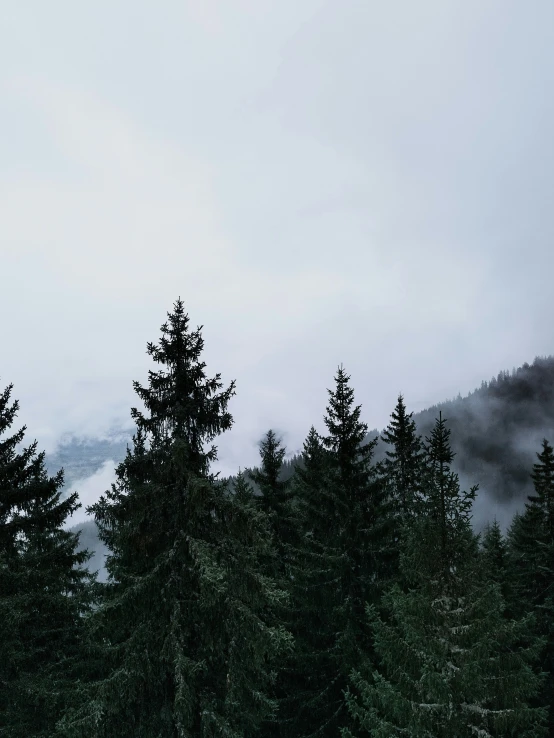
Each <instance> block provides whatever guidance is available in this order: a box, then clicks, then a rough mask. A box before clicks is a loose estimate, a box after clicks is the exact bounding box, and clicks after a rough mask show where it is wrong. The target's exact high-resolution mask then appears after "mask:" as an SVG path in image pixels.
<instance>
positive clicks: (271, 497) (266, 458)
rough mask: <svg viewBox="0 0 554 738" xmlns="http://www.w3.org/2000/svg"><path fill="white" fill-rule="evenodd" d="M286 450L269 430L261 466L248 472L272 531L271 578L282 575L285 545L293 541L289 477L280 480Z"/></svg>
mask: <svg viewBox="0 0 554 738" xmlns="http://www.w3.org/2000/svg"><path fill="white" fill-rule="evenodd" d="M285 453H286V449H285V448H284V447H281V443H280V441H278V440H277V438H276V436H275V433H274V432H273V431H272V430H269V431H268V432H267V434H266V437H265V439H264V440H263V441H262V443H261V446H260V456H261V458H262V466H261V469H259V470H258V469H256V470H254V471H251V472H250V477H251V479H252V480H253V481H254V482H255V483H256V484H257V485H258V486H259V488H260V491H261V496H260V497H259V498H258V503H259V505H260V506H261V508H262V510H263V511H264V512H265V513H266V515H268V516H269V519H270V521H271V530H272V534H273V538H274V543H275V546H276V556H275V557H274V559H273V560H274V568H273V571H272V572H271V576H274V577H282V576H284V575H285V557H286V550H285V546H286V543H287V542H289V543H290V542H292V536H293V530H294V525H293V522H292V520H291V501H292V494H291V492H290V487H291V484H292V480H291V479H289V480H287V481H286V482H285V481H281V480H280V479H279V476H280V471H281V466H282V463H283V457H284V455H285ZM268 573H269V572H268Z"/></svg>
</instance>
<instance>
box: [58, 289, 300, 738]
mask: <svg viewBox="0 0 554 738" xmlns="http://www.w3.org/2000/svg"><path fill="white" fill-rule="evenodd" d="M169 322H170V326H169V327H168V324H167V323H164V325H162V328H161V330H162V337H161V339H160V346H159V347H155V346H154V345H153V344H151V343H149V344H147V349H148V353H149V354H150V355H151V356H153V358H154V360H155V361H156V362H158V363H160V364H162V365H164V366H165V367H166V370H165V371H160V372H152V371H151V372H150V373H149V380H150V386H149V388H143V387H141V386H140V385H139V384H138V382H134V383H133V384H134V387H135V391H136V392H137V394H138V395H139V396H140V397H141V399H142V400H143V402H144V404H145V406H146V408H147V410H148V411H149V416H146V415H145V414H143V413H141V412H139V411H138V410H137V409H136V408H132V410H131V414H132V416H133V418H134V419H135V421H136V424H137V432H136V434H135V435H134V436H133V450H132V451H131V450H129V449H127V456H126V459H125V460H124V461H123V462H122V463H121V464H120V465H119V466H118V468H117V470H116V474H117V484H113V485H112V489H111V491H110V490H107V491H106V493H105V496H104V495H103V496H102V497H101V498H100V500H99V502H98V503H96V504H95V505H93V506H91V508H90V510H91V511H92V512H93V513H94V515H95V518H96V522H97V525H98V528H99V536H100V539H101V540H102V541H103V542H104V543H105V544H106V546H107V547H108V548H109V549H110V550H111V551H112V554H111V555H110V556H108V557H107V561H106V568H107V571H108V574H109V582H108V586H107V588H106V595H105V598H104V602H103V603H102V606H101V607H100V608H98V610H96V611H95V612H94V614H93V617H92V620H91V625H90V629H91V633H92V634H93V636H94V638H95V641H96V642H97V643H99V644H103V647H104V656H105V661H106V665H107V675H106V677H105V678H102V679H99V680H98V681H97V682H95V683H94V684H93V685H91V686H90V687H88V691H87V694H88V704H87V705H86V706H85V707H83V708H82V709H78V710H75V711H73V712H70V713H68V714H67V715H66V716H65V719H64V721H63V723H62V724H60V729H61V730H63V732H64V734H65V735H67V736H70V737H73V736H75V737H77V736H88V738H119V737H123V736H129V735H133V736H135V737H136V738H151V736H157V738H165V737H166V736H167V737H168V738H169V736H171V738H174V737H175V736H182V737H183V738H184V736H198V737H199V738H208V736H210V737H211V736H215V735H218V736H225V738H239V736H240V737H241V738H242V737H243V736H244V738H247V737H250V736H254V735H255V734H256V730H257V726H259V725H260V724H261V722H262V721H263V719H264V718H266V717H268V716H270V715H271V714H272V712H273V710H274V705H273V703H272V702H271V699H269V698H268V696H267V695H266V694H265V691H264V690H265V689H266V687H267V686H268V684H269V683H270V681H271V669H272V661H273V660H274V659H275V657H276V656H275V655H276V652H278V651H279V650H280V649H281V648H286V647H287V646H288V645H290V637H289V636H288V634H286V633H285V632H284V631H282V629H279V628H275V627H274V626H273V624H272V623H268V622H265V620H264V618H263V612H264V611H265V610H266V609H267V605H268V603H271V602H272V601H275V602H278V601H280V600H281V599H282V598H283V596H285V595H284V593H283V592H282V591H281V590H279V589H278V588H277V587H276V586H275V585H274V583H273V582H272V581H271V580H270V579H268V578H267V577H264V576H263V575H261V574H260V573H259V572H257V571H256V568H255V566H254V563H253V557H254V558H255V557H256V556H257V555H258V554H260V555H265V550H264V546H265V543H264V541H263V539H264V538H265V537H266V530H265V529H264V528H263V526H262V518H261V517H260V513H259V511H258V510H257V509H256V507H255V506H254V505H252V504H251V503H250V502H248V501H247V500H245V499H244V495H243V494H242V493H241V494H239V495H238V497H236V498H235V497H234V496H232V495H230V494H228V491H227V490H226V485H225V484H222V483H221V482H218V481H217V476H218V475H215V476H214V475H212V474H210V473H209V463H210V462H211V461H214V460H215V459H216V458H217V452H216V447H215V446H212V447H211V449H210V451H208V452H204V450H203V443H204V442H206V441H207V442H209V441H211V440H212V439H213V438H215V437H216V435H218V434H219V433H221V432H223V431H225V430H228V429H229V428H230V427H231V425H232V422H233V420H232V416H231V415H230V413H229V412H227V410H226V407H227V403H228V402H229V399H230V397H231V396H232V395H233V394H234V384H235V383H234V381H233V382H232V383H231V385H230V387H229V388H228V389H227V390H225V391H224V392H221V393H220V394H214V393H215V392H216V391H217V389H218V388H220V387H221V382H220V381H219V377H220V375H219V374H218V375H216V377H215V378H214V379H210V380H208V379H206V377H205V374H204V367H205V363H203V362H202V363H200V361H199V357H200V354H201V352H202V349H203V339H202V337H201V333H200V331H201V327H199V328H198V329H197V330H196V331H195V332H191V333H189V331H188V316H187V315H185V313H184V308H183V303H182V301H181V300H180V299H179V300H178V301H177V303H176V304H175V306H174V312H173V313H172V314H169ZM147 442H148V443H147ZM260 526H262V527H260ZM262 544H263V545H262ZM249 547H251V548H249ZM260 547H261V548H260Z"/></svg>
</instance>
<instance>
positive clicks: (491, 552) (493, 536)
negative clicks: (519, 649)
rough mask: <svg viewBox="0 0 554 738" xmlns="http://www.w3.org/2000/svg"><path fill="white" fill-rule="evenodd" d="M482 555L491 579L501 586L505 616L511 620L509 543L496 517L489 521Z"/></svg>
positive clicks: (483, 540) (484, 532) (482, 543)
mask: <svg viewBox="0 0 554 738" xmlns="http://www.w3.org/2000/svg"><path fill="white" fill-rule="evenodd" d="M481 556H482V559H483V565H484V569H485V572H486V573H487V575H488V577H489V580H490V581H492V582H496V583H497V584H498V585H499V586H500V591H501V593H502V598H503V600H504V602H505V604H506V610H505V612H504V614H505V617H507V618H508V619H509V620H511V619H512V618H513V617H514V613H513V612H512V611H511V610H510V609H509V603H510V602H511V601H512V599H513V596H512V592H511V589H510V583H509V581H508V545H507V543H506V541H505V540H504V537H503V536H502V531H501V530H500V526H499V525H498V521H497V520H496V518H495V519H494V522H493V523H492V524H491V523H487V525H486V526H485V528H484V531H483V538H482V541H481Z"/></svg>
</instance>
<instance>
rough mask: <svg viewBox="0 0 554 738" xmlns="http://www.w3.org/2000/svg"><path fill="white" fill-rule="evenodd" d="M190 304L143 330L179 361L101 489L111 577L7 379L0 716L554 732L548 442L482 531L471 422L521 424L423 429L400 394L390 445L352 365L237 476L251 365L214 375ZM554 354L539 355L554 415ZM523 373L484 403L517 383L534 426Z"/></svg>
mask: <svg viewBox="0 0 554 738" xmlns="http://www.w3.org/2000/svg"><path fill="white" fill-rule="evenodd" d="M188 322H189V321H188V316H187V315H186V314H185V310H184V305H183V302H182V301H181V299H180V298H179V299H178V300H177V301H176V303H175V304H174V307H173V312H171V313H168V322H165V323H164V324H163V325H162V327H161V333H162V337H161V339H160V342H159V345H154V344H153V343H148V344H147V352H148V354H149V355H150V356H151V357H152V358H153V359H154V360H155V361H156V362H157V363H159V364H161V365H162V366H163V367H164V368H163V369H162V370H160V371H158V372H153V371H152V372H149V381H148V386H145V387H143V386H141V385H140V384H139V382H137V381H135V382H133V386H134V389H135V392H136V393H137V395H138V396H139V397H140V399H141V401H142V402H143V403H144V406H145V408H146V412H144V413H143V412H140V411H139V410H137V409H136V408H131V416H132V417H133V420H134V421H135V424H136V432H135V434H134V435H133V443H132V448H129V449H128V450H127V453H126V457H125V459H124V460H123V461H122V462H121V463H120V464H119V466H118V467H117V472H116V477H117V481H116V483H115V484H113V485H112V487H111V490H106V492H105V493H104V494H103V495H102V496H101V497H100V499H99V501H98V502H97V503H96V504H94V505H92V506H91V507H90V508H88V512H90V513H91V514H92V515H94V520H95V523H96V526H97V528H98V535H99V537H100V539H101V541H102V543H103V544H104V545H105V546H106V547H107V549H108V551H109V555H108V557H107V560H106V569H107V571H108V575H109V576H108V580H107V581H105V582H100V581H98V579H97V575H96V574H93V573H91V572H90V571H88V570H87V568H86V564H87V561H88V560H89V559H90V557H91V553H90V552H89V551H87V550H86V549H85V550H79V534H78V533H76V532H72V531H68V530H64V528H63V525H64V522H65V521H66V520H67V518H68V517H69V516H70V515H71V514H72V513H73V512H74V511H75V510H76V509H77V508H78V507H79V506H80V503H79V499H78V497H79V496H78V493H77V492H74V493H72V494H70V495H68V496H67V497H65V498H64V499H62V489H63V486H64V471H63V468H61V469H59V470H58V471H57V472H55V473H54V474H52V475H51V474H50V473H48V472H47V470H46V468H45V458H44V457H45V454H44V452H40V453H38V454H37V443H36V442H34V443H32V444H30V445H29V446H28V447H26V448H24V449H23V450H22V451H17V447H18V445H20V444H21V443H22V441H23V439H24V437H25V430H26V428H25V427H23V428H22V429H20V430H19V431H15V432H14V431H12V430H10V429H11V428H12V425H13V424H14V420H15V417H16V414H17V410H18V402H17V400H15V399H14V400H12V398H11V393H12V390H13V384H8V386H7V387H6V388H5V389H4V390H3V392H2V393H1V394H0V736H6V738H31V737H37V738H38V737H39V736H40V738H43V737H44V738H46V736H55V737H58V738H59V737H61V736H65V737H66V738H78V737H79V738H84V737H85V736H86V737H87V738H123V737H124V736H125V737H127V736H128V737H129V738H131V737H136V738H170V737H171V738H185V737H186V738H216V737H221V738H254V736H256V737H259V738H262V737H263V738H266V737H267V738H396V737H398V738H400V737H401V736H402V737H409V738H451V737H453V736H454V737H456V738H466V737H467V738H470V737H473V736H477V737H478V738H500V737H501V736H518V738H538V737H539V736H544V737H546V738H554V699H553V696H554V617H553V615H554V587H553V583H554V450H553V447H552V445H551V443H550V442H549V440H548V439H547V438H542V440H541V441H540V443H539V444H538V447H537V448H536V449H535V450H534V452H533V454H534V459H535V460H534V462H533V463H532V464H530V465H529V468H528V469H526V470H525V469H522V468H521V458H520V460H519V462H518V464H517V469H518V474H515V475H514V474H512V475H510V477H509V479H510V481H509V483H508V482H506V485H505V492H504V494H505V497H506V498H513V497H514V496H517V485H518V484H520V485H521V486H523V485H526V484H527V483H528V481H527V480H530V483H531V485H532V489H531V490H529V494H526V504H525V508H524V510H523V511H522V512H521V513H519V512H518V513H516V514H515V515H514V516H513V519H512V521H511V524H510V526H509V529H508V530H507V532H506V535H504V534H503V533H502V531H501V529H500V526H499V525H498V523H497V522H496V521H495V522H493V523H491V524H489V525H487V526H486V528H485V529H484V530H483V531H482V533H476V532H475V531H474V530H473V528H472V525H471V517H472V507H473V504H474V501H475V499H476V495H477V491H478V488H479V487H478V484H477V483H476V484H472V485H471V486H470V487H469V489H468V490H463V489H462V488H461V487H462V485H461V484H460V476H459V474H458V473H457V472H456V471H454V470H453V460H454V455H455V454H454V451H453V447H454V443H455V435H456V433H458V432H459V437H460V438H463V442H464V446H465V454H466V458H468V457H469V456H473V457H474V458H479V459H481V460H482V461H483V463H489V464H490V462H491V459H498V458H499V455H501V456H502V458H503V459H506V464H505V465H504V464H503V466H505V467H508V464H509V463H510V462H509V459H510V457H512V461H511V463H512V464H513V456H514V454H513V452H512V451H511V450H510V449H506V450H504V451H499V450H498V449H499V445H500V444H501V441H502V434H500V433H499V436H498V437H486V441H485V437H484V436H483V435H482V434H481V435H479V434H478V433H474V432H473V430H474V429H473V428H470V427H466V428H465V432H462V431H463V428H462V426H463V423H464V414H463V413H462V412H460V413H458V414H457V416H456V422H455V423H454V424H451V425H449V424H448V421H447V419H446V418H445V417H443V413H442V410H439V411H438V413H437V414H436V416H435V417H432V418H431V416H433V412H434V409H433V408H430V409H428V410H427V411H426V412H427V414H428V415H429V420H430V423H429V427H430V430H429V433H428V435H425V436H424V437H423V436H421V435H420V434H418V432H417V428H416V424H415V422H414V419H413V417H412V415H413V414H412V413H408V411H407V408H406V405H405V402H404V398H403V396H402V394H399V396H398V401H397V404H396V406H395V407H394V408H393V409H392V412H391V416H390V423H389V425H388V427H387V428H386V430H385V431H384V432H383V433H382V434H381V439H380V440H381V441H382V442H383V443H384V448H385V449H386V451H385V452H384V453H383V454H381V455H380V457H378V456H377V454H376V450H377V445H378V440H379V438H378V437H374V438H370V439H369V440H368V433H367V431H368V427H367V425H366V424H364V423H363V422H361V419H360V414H361V407H360V406H359V405H358V406H356V404H355V394H354V389H353V388H352V387H351V386H350V384H349V380H350V377H349V376H348V374H347V373H346V371H345V370H344V368H343V367H342V365H341V366H340V367H339V368H338V370H337V374H336V375H335V377H334V387H333V389H331V390H328V392H329V401H328V405H327V408H326V414H325V416H324V422H325V426H326V428H327V433H326V434H325V435H322V434H319V433H318V432H317V431H316V430H315V427H314V426H312V427H311V429H310V431H309V433H308V435H307V437H306V439H305V441H304V445H303V451H302V453H301V455H300V457H298V458H295V459H293V460H292V462H288V464H287V463H286V462H285V460H284V457H285V449H284V448H283V446H282V444H281V442H280V440H279V439H278V438H277V436H276V434H275V433H274V431H273V430H268V432H267V434H266V436H265V438H264V440H263V442H262V443H261V446H260V465H259V467H257V468H255V469H246V470H243V471H241V470H240V469H239V472H238V474H237V475H236V476H235V477H233V478H228V479H224V480H219V479H218V475H214V474H212V473H211V472H210V464H211V463H212V462H213V461H214V460H216V459H217V452H216V448H215V446H213V445H212V446H211V448H210V449H209V450H208V451H205V450H204V444H205V443H207V444H209V443H211V442H212V441H213V440H214V439H216V438H217V436H218V435H219V434H221V433H223V432H224V431H226V430H229V429H230V428H231V426H232V424H233V418H232V416H231V414H230V413H229V412H228V410H227V405H228V402H229V400H230V398H231V397H232V396H233V395H234V394H235V381H234V380H233V381H232V382H231V383H230V385H229V386H228V387H227V389H224V390H223V391H220V390H221V389H222V387H223V383H222V382H221V381H220V374H216V376H215V377H214V378H212V379H209V378H207V376H206V374H205V371H204V369H205V363H203V362H202V361H201V354H202V350H203V339H202V336H201V328H199V329H197V330H196V331H189V328H188ZM551 364H552V362H550V363H549V362H548V361H542V360H541V361H536V362H535V365H534V366H533V367H532V368H530V367H529V366H528V365H526V366H525V367H524V372H523V374H525V373H526V372H528V371H529V370H530V369H533V372H534V374H533V376H534V377H535V380H536V382H535V385H534V387H535V388H538V390H537V391H539V392H542V393H543V394H542V395H541V397H540V404H541V406H542V407H543V412H544V416H545V417H551V416H552V412H553V408H552V407H551V406H550V405H551V404H552V403H551V400H552V395H551V389H552V387H551V384H552V378H553V377H554V373H553V372H551V371H549V368H551ZM518 376H519V373H515V372H514V373H513V375H512V377H509V375H506V376H504V375H502V376H499V379H498V381H497V382H493V383H491V385H492V386H490V387H487V386H485V385H483V386H482V388H481V390H478V391H477V392H476V393H475V395H474V397H473V400H472V399H471V398H469V401H470V402H475V401H477V400H479V398H483V397H484V395H485V393H488V394H487V397H489V398H490V397H493V395H494V393H496V396H497V399H498V397H500V396H501V395H502V394H503V393H506V392H508V391H509V392H511V393H512V397H514V398H515V399H514V402H513V403H511V405H512V406H513V407H515V408H516V409H515V410H512V412H514V413H515V414H516V415H517V418H518V422H520V427H522V426H521V417H522V413H521V408H522V407H523V405H521V404H520V405H518V403H517V401H516V400H517V397H516V394H517V392H519V393H520V394H521V395H522V399H523V400H526V399H527V400H528V399H529V398H528V397H526V396H525V395H526V392H527V391H528V388H529V384H528V383H527V384H526V383H525V382H523V381H520V380H521V377H522V376H523V375H521V376H519V379H518ZM549 383H550V384H549ZM514 388H516V389H514ZM491 393H492V394H491ZM548 403H550V405H549V408H546V407H545V406H546V404H548ZM497 404H498V403H497ZM506 406H507V405H506V403H505V404H504V405H503V407H506ZM466 407H469V405H466ZM471 417H473V416H471ZM471 417H470V416H469V415H467V417H466V423H467V425H469V424H470V423H472V422H474V421H473V420H471ZM514 418H515V415H513V416H510V414H509V413H506V414H505V415H503V416H502V418H500V417H498V418H497V424H498V427H501V426H502V427H504V428H506V427H507V426H509V424H510V423H511V422H513V421H514ZM524 420H525V419H524ZM10 433H11V435H10ZM451 436H452V439H451ZM476 439H478V440H476ZM481 439H483V440H482V442H481ZM478 441H479V442H480V443H481V445H480V446H477V442H478ZM483 468H486V467H483ZM505 474H506V475H507V474H508V472H507V471H506V470H505ZM518 475H519V476H518ZM507 478H508V477H506V479H507ZM526 491H527V490H526Z"/></svg>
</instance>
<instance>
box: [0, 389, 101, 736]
mask: <svg viewBox="0 0 554 738" xmlns="http://www.w3.org/2000/svg"><path fill="white" fill-rule="evenodd" d="M12 387H13V385H9V386H8V387H7V388H6V390H5V391H4V392H3V394H2V395H1V396H0V434H1V433H4V432H5V431H6V430H7V429H8V428H9V427H10V426H11V424H12V422H13V419H14V417H15V415H16V413H17V409H18V406H19V404H18V402H17V401H15V402H14V403H13V405H12V406H11V407H10V406H9V405H8V402H9V398H10V394H11V390H12ZM25 430H26V427H23V428H22V429H21V430H20V431H18V432H17V433H16V434H14V435H13V436H11V437H9V438H5V439H4V440H3V441H2V442H1V444H0V735H2V736H6V738H8V737H9V738H31V737H33V738H39V737H44V738H46V737H50V736H53V735H54V733H55V726H56V722H57V721H58V720H59V719H60V717H61V715H62V713H63V711H64V710H65V709H66V708H67V707H68V706H69V705H71V704H74V702H75V699H76V696H75V693H74V692H75V690H74V684H75V682H76V680H78V679H80V678H84V677H85V676H86V675H87V670H88V673H89V674H90V673H92V659H89V656H90V654H88V653H87V652H86V649H85V631H84V627H83V621H82V617H81V616H82V615H84V614H85V613H86V612H87V611H89V610H90V607H91V605H92V604H93V602H94V600H95V597H96V596H97V594H98V592H97V590H96V588H95V581H94V580H95V579H96V575H91V574H89V573H88V572H87V571H86V569H81V568H77V565H81V564H84V563H86V561H87V560H88V559H89V558H90V556H91V554H90V553H88V552H87V551H82V552H81V553H77V552H76V548H77V545H78V535H75V534H73V533H69V532H67V531H64V530H63V528H62V526H63V524H64V522H65V520H66V519H67V517H68V516H70V515H71V514H72V513H73V512H74V511H75V510H77V509H78V508H79V507H80V504H79V503H77V502H76V499H77V493H74V494H72V495H71V496H70V497H68V498H67V499H65V500H63V501H60V497H61V493H60V491H59V490H60V487H62V485H63V470H60V471H59V472H58V473H57V474H56V476H54V477H48V476H47V475H46V472H45V469H44V452H42V453H40V454H39V455H38V456H36V455H35V452H36V447H37V442H36V441H35V442H34V443H33V444H31V446H29V447H28V448H27V449H24V450H23V451H22V452H21V453H16V451H15V448H16V446H17V444H18V443H20V442H21V441H22V440H23V437H24V432H25Z"/></svg>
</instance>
